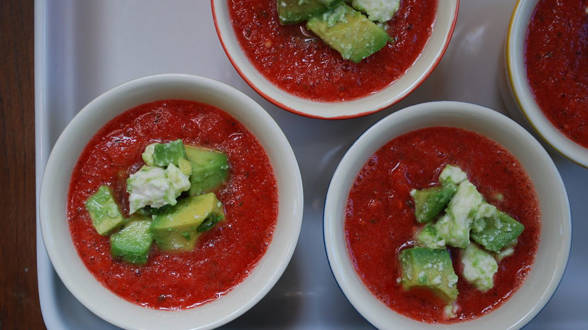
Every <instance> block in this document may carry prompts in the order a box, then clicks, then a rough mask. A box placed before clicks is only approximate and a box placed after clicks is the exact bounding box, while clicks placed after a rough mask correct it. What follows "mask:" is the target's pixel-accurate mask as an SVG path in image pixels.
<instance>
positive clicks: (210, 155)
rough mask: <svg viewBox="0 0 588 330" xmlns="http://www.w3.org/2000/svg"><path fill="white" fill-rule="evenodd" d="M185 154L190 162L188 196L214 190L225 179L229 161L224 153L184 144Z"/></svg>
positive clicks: (227, 173) (227, 174)
mask: <svg viewBox="0 0 588 330" xmlns="http://www.w3.org/2000/svg"><path fill="white" fill-rule="evenodd" d="M186 156H187V158H188V160H189V161H190V163H191V164H192V165H191V166H192V175H191V176H190V184H191V186H190V196H195V195H200V194H203V193H207V192H211V191H214V190H215V189H217V188H218V187H220V186H221V185H222V184H224V183H225V182H226V181H227V178H228V176H229V161H228V158H227V155H225V154H224V153H222V152H219V151H216V150H211V149H207V148H203V147H194V146H186Z"/></svg>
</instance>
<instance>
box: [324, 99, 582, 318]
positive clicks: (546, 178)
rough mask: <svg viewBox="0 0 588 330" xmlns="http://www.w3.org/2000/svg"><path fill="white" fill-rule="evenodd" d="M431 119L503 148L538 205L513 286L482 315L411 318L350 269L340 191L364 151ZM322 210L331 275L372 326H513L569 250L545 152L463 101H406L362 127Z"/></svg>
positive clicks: (535, 305) (555, 277)
mask: <svg viewBox="0 0 588 330" xmlns="http://www.w3.org/2000/svg"><path fill="white" fill-rule="evenodd" d="M435 126H446V127H457V128H462V129H466V130H469V131H473V132H476V133H478V134H480V135H482V136H485V137H487V138H490V139H491V140H494V141H495V142H497V143H498V144H500V145H502V146H503V147H504V148H506V149H507V150H508V151H510V153H512V155H514V156H515V158H516V159H518V160H519V162H520V164H521V166H522V167H523V169H524V170H525V171H526V173H527V174H528V175H529V178H530V180H531V181H532V182H533V184H534V185H535V189H536V192H537V197H538V202H539V206H540V211H541V234H540V241H539V247H538V250H537V254H536V255H535V262H534V264H533V267H532V269H531V271H530V272H529V273H528V275H527V278H526V280H525V281H524V282H523V284H522V285H521V287H520V288H519V289H518V291H516V292H515V293H514V294H513V296H512V297H510V298H509V299H508V300H507V301H506V302H505V303H504V304H503V305H502V306H501V307H499V308H498V309H496V310H494V311H492V312H490V313H488V314H486V315H484V316H481V317H479V318H477V319H474V320H471V321H466V322H459V323H453V324H449V325H445V324H428V323H421V322H417V321H415V320H413V319H410V318H408V317H405V316H403V315H401V314H399V313H397V312H395V311H394V310H392V309H390V308H389V307H388V306H387V305H386V304H384V303H383V302H382V301H380V300H379V299H378V298H377V297H375V296H374V295H373V294H372V293H371V292H370V290H369V289H368V288H367V287H366V286H365V284H364V283H363V281H362V279H361V278H360V277H359V275H358V274H357V272H356V271H355V269H354V266H353V263H352V260H351V258H350V254H349V252H348V248H347V244H346V238H345V228H344V224H345V207H346V205H347V198H348V196H349V192H350V189H351V187H352V185H353V183H354V181H355V178H356V176H357V174H358V173H359V171H360V169H361V168H362V167H363V165H364V164H365V162H366V161H367V159H368V158H369V157H370V156H371V155H372V154H373V153H374V152H376V151H377V150H378V149H380V148H381V147H382V146H383V145H385V144H386V143H387V142H389V141H390V140H392V139H394V138H395V137H398V136H400V135H403V134H405V133H408V132H411V131H414V130H418V129H421V128H425V127H435ZM324 212H325V213H324V239H325V246H326V250H327V256H328V259H329V263H330V266H331V269H332V271H333V274H334V276H335V279H336V280H337V282H338V283H339V286H340V287H341V289H342V291H343V293H344V294H345V295H346V296H347V298H348V299H349V301H350V302H351V304H352V305H353V306H354V307H355V308H356V309H357V310H358V311H359V312H360V313H361V314H362V315H363V316H364V317H365V318H366V319H367V320H368V321H369V322H371V323H372V324H373V325H374V326H376V327H377V328H398V329H438V328H452V329H511V328H520V327H522V326H523V325H525V324H526V323H527V322H529V321H530V320H531V319H532V318H533V317H534V316H535V315H536V314H537V313H538V312H539V311H540V310H541V308H543V306H544V305H545V304H546V303H547V301H548V300H549V298H550V297H551V296H552V295H553V293H554V291H555V289H556V288H557V286H558V283H559V282H560V279H561V277H562V275H563V272H564V270H565V266H566V263H567V260H568V255H569V251H570V240H571V220H570V208H569V202H568V198H567V193H566V190H565V187H564V185H563V182H562V180H561V177H560V175H559V173H558V171H557V168H556V167H555V165H554V163H553V161H552V160H551V158H550V157H549V155H548V154H547V152H546V151H545V150H544V149H543V148H542V147H541V145H540V144H539V143H538V142H537V141H536V140H535V139H534V138H533V137H532V136H531V135H530V134H529V133H528V132H527V131H525V129H523V128H522V127H521V126H519V125H518V124H516V123H515V122H514V121H512V120H510V119H509V118H507V117H505V116H504V115H502V114H499V113H497V112H495V111H493V110H490V109H488V108H484V107H481V106H478V105H473V104H468V103H460V102H431V103H423V104H419V105H415V106H411V107H409V108H406V109H403V110H400V111H397V112H395V113H393V114H391V115H389V116H387V117H385V118H384V119H382V120H381V121H379V122H378V123H376V124H375V125H374V126H372V127H371V128H370V129H368V130H367V131H366V132H365V133H364V134H363V135H362V136H361V137H360V138H359V139H358V140H357V141H356V142H355V143H354V144H353V145H352V146H351V148H350V149H349V150H348V151H347V153H346V154H345V156H344V157H343V159H342V160H341V162H340V164H339V166H338V167H337V170H336V171H335V174H334V175H333V179H332V180H331V184H330V186H329V190H328V193H327V198H326V203H325V211H324Z"/></svg>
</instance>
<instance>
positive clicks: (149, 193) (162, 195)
mask: <svg viewBox="0 0 588 330" xmlns="http://www.w3.org/2000/svg"><path fill="white" fill-rule="evenodd" d="M189 189H190V180H189V179H188V176H187V175H185V174H184V173H182V172H181V171H180V169H178V168H177V167H176V166H175V165H173V164H170V165H168V167H167V168H166V169H165V170H164V169H162V168H159V167H152V166H143V167H141V169H140V170H139V171H137V172H136V173H133V174H131V176H130V177H129V179H128V180H127V191H128V193H129V213H130V214H133V213H135V212H136V211H137V210H138V209H140V208H142V207H145V206H147V205H149V206H151V207H154V208H159V207H162V206H164V205H168V204H169V205H175V204H176V203H177V201H176V198H177V197H178V196H180V194H181V193H182V192H183V191H186V190H189Z"/></svg>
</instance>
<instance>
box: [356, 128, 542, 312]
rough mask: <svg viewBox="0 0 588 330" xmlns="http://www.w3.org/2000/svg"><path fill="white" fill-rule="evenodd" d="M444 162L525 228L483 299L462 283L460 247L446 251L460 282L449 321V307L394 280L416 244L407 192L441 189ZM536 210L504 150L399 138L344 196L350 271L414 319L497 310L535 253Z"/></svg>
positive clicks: (456, 133)
mask: <svg viewBox="0 0 588 330" xmlns="http://www.w3.org/2000/svg"><path fill="white" fill-rule="evenodd" d="M446 164H453V165H457V166H459V167H461V168H462V169H463V170H464V171H465V172H466V173H467V174H468V178H469V180H470V181H471V182H472V183H473V184H474V185H476V187H478V190H479V191H480V193H482V195H484V197H485V198H486V200H487V201H488V202H489V203H491V204H493V205H495V206H496V207H498V208H499V209H501V210H503V211H505V212H507V213H509V214H510V215H512V216H513V217H514V218H515V219H517V220H518V221H520V222H521V223H523V224H524V225H525V230H524V231H523V233H522V234H521V236H520V237H519V241H518V244H517V246H516V249H515V252H514V255H513V256H510V257H507V258H505V259H503V260H502V261H501V262H500V263H499V269H498V272H497V274H496V275H495V277H494V283H495V285H494V288H493V289H491V290H489V291H488V292H486V293H482V292H480V291H478V290H477V289H475V288H474V287H473V286H471V285H469V284H468V283H466V281H465V280H464V279H463V278H462V276H461V272H462V269H461V267H460V262H459V257H458V255H459V253H458V250H459V249H450V253H451V256H452V259H453V264H454V268H455V270H456V273H457V274H458V276H459V281H458V284H457V286H458V289H459V296H458V300H457V303H458V305H459V306H460V309H459V311H458V312H457V318H455V319H453V320H445V319H444V318H443V307H444V306H445V305H446V304H445V303H444V302H442V301H441V300H440V299H438V298H437V297H436V296H434V295H433V294H431V293H430V292H429V291H428V290H426V289H412V290H407V291H405V290H403V289H402V286H401V284H400V283H398V282H397V279H398V278H399V277H400V274H401V269H400V264H399V259H398V254H399V252H400V251H401V250H402V249H404V248H407V247H411V246H412V245H413V235H414V232H415V230H416V229H417V228H418V226H417V222H416V219H415V216H414V205H413V201H412V198H411V197H410V195H409V192H410V190H411V189H413V188H416V189H422V188H427V187H430V186H433V185H438V177H439V173H440V172H441V170H442V169H443V167H444V166H445V165H446ZM498 194H502V196H503V197H504V198H503V199H500V198H499V195H498ZM539 212H540V211H539V206H538V202H537V197H536V194H535V191H534V188H533V185H532V183H531V181H530V180H529V178H528V176H527V175H526V173H525V172H524V170H523V169H522V167H521V165H520V164H519V162H518V161H517V160H516V159H515V158H514V157H513V156H512V155H511V154H510V153H509V152H508V151H506V150H505V149H504V148H502V147H501V146H499V145H498V144H496V143H495V142H493V141H491V140H489V139H487V138H485V137H482V136H480V135H478V134H475V133H473V132H469V131H465V130H462V129H457V128H445V127H434V128H426V129H421V130H417V131H413V132H410V133H408V134H405V135H402V136H400V137H397V138H395V139H393V140H392V141H390V142H388V143H387V144H386V145H385V146H383V147H382V148H380V149H379V150H378V151H377V152H376V153H375V154H373V155H372V156H371V157H370V158H369V159H368V161H367V162H366V164H365V165H364V166H363V168H362V169H361V170H360V172H359V174H358V176H357V178H356V179H355V182H354V184H353V186H352V188H351V191H350V193H349V198H348V201H347V207H346V216H345V235H346V239H347V247H348V251H349V254H350V257H351V259H352V262H353V265H354V267H355V270H356V271H357V273H358V274H359V275H360V277H361V279H362V280H363V282H364V283H365V285H366V286H367V287H368V288H369V289H370V290H371V292H372V293H373V294H374V295H375V296H376V297H378V299H380V300H381V301H382V302H384V303H385V304H386V305H388V306H389V307H390V308H391V309H393V310H395V311H397V312H399V313H401V314H404V315H406V316H408V317H411V318H413V319H415V320H418V321H423V322H430V323H434V322H442V323H450V322H456V321H460V320H470V319H474V318H476V317H479V316H481V315H483V314H485V313H488V312H490V311H492V310H494V309H495V308H497V307H498V306H500V305H501V304H502V303H503V302H504V301H505V300H507V299H508V298H509V297H510V296H511V295H512V294H513V293H514V292H515V291H516V290H517V289H518V288H519V286H520V285H521V284H522V282H523V281H524V279H525V277H526V276H527V273H528V272H529V270H530V269H531V265H532V264H533V260H534V257H535V253H536V251H537V245H538V242H539V234H540V220H539V219H540V215H539Z"/></svg>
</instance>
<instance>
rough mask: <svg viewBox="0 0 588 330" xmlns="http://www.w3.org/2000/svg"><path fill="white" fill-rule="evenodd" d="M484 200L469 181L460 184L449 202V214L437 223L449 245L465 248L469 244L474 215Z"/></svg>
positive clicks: (439, 230)
mask: <svg viewBox="0 0 588 330" xmlns="http://www.w3.org/2000/svg"><path fill="white" fill-rule="evenodd" d="M482 201H483V197H482V195H481V194H480V193H479V192H478V190H477V189H476V187H475V186H474V185H473V184H471V183H470V182H469V181H463V182H462V183H460V184H459V186H458V188H457V192H456V193H455V196H453V198H452V199H451V202H449V206H448V207H447V214H445V215H444V216H443V217H441V219H439V221H438V222H437V223H436V224H435V229H437V232H438V233H439V235H440V236H441V237H442V238H444V239H445V243H446V244H447V245H451V246H454V247H459V248H465V247H466V246H467V245H468V244H469V242H470V229H471V225H472V221H473V216H474V215H475V214H476V212H477V210H478V207H479V206H480V204H481V203H482Z"/></svg>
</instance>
